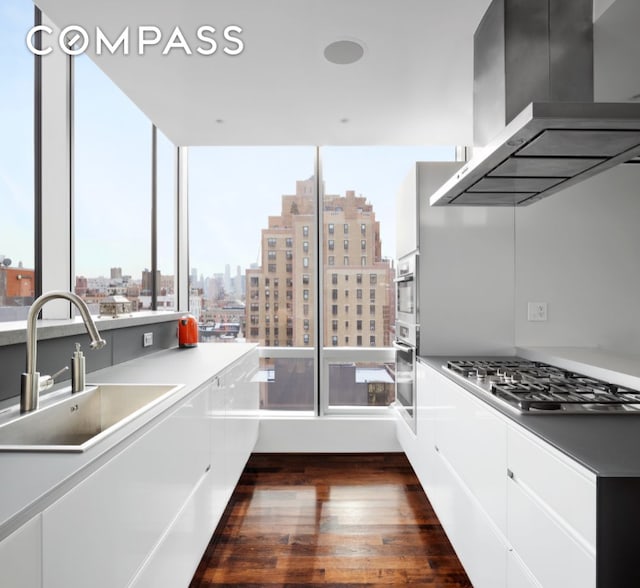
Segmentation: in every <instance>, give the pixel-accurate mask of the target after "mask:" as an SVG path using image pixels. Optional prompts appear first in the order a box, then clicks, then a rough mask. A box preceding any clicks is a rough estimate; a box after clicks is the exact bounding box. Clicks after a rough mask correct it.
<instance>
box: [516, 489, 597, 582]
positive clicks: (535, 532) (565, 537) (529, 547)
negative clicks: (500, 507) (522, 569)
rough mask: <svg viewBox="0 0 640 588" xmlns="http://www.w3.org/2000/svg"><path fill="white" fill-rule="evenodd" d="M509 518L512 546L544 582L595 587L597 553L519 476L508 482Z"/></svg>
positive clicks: (538, 578)
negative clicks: (587, 546) (533, 492)
mask: <svg viewBox="0 0 640 588" xmlns="http://www.w3.org/2000/svg"><path fill="white" fill-rule="evenodd" d="M594 507H595V505H594ZM507 521H508V523H507V524H508V537H509V541H510V543H511V545H512V547H513V548H514V549H515V551H516V552H517V554H518V555H519V556H520V557H521V558H522V560H523V561H525V562H526V564H527V567H528V568H529V570H531V572H532V573H533V575H534V576H535V577H536V578H537V580H538V581H539V582H540V584H542V586H544V587H545V588H567V587H568V586H580V588H590V587H595V579H596V564H595V554H594V553H593V552H591V553H590V552H589V551H587V549H586V547H585V546H584V545H582V544H581V543H579V542H578V541H577V540H576V539H575V538H574V537H572V536H571V535H570V534H569V532H568V531H567V529H566V527H565V526H564V525H563V524H562V523H561V522H559V521H558V519H557V518H556V517H555V516H554V515H553V514H552V513H551V512H549V510H548V509H546V508H544V507H543V506H542V505H541V504H540V503H539V502H538V501H537V500H536V499H535V498H534V497H532V496H531V495H530V494H529V493H528V491H527V489H525V488H523V487H522V486H520V485H519V484H518V482H517V481H516V480H515V479H511V480H509V484H508V485H507ZM525 586H526V584H525Z"/></svg>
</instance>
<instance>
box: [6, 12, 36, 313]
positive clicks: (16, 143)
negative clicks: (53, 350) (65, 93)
mask: <svg viewBox="0 0 640 588" xmlns="http://www.w3.org/2000/svg"><path fill="white" fill-rule="evenodd" d="M33 23H34V8H33V4H32V3H31V2H25V1H24V0H2V2H1V3H0V79H2V84H1V87H2V90H1V91H0V138H1V140H0V321H9V320H17V319H23V318H25V317H26V314H27V311H28V307H29V305H30V304H31V302H32V301H33V297H34V292H35V260H34V181H33V178H34V56H33V54H32V53H31V52H29V50H28V49H27V46H26V44H25V36H26V33H27V31H28V30H29V29H30V28H31V27H32V26H33Z"/></svg>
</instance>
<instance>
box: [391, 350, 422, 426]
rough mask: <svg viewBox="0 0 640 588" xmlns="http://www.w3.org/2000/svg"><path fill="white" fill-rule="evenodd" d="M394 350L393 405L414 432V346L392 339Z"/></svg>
mask: <svg viewBox="0 0 640 588" xmlns="http://www.w3.org/2000/svg"><path fill="white" fill-rule="evenodd" d="M393 346H394V348H395V350H396V402H395V406H396V408H397V409H398V412H399V413H400V414H401V415H402V417H403V418H404V420H405V421H406V422H407V424H408V425H409V426H410V427H411V429H412V431H413V432H414V433H415V432H416V416H417V415H416V348H415V347H414V346H412V345H407V344H406V343H402V342H400V341H397V340H396V341H394V343H393Z"/></svg>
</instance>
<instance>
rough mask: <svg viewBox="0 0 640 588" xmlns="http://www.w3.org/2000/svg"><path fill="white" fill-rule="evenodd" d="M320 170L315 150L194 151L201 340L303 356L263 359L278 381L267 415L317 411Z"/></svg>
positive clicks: (266, 395) (264, 396)
mask: <svg viewBox="0 0 640 588" xmlns="http://www.w3.org/2000/svg"><path fill="white" fill-rule="evenodd" d="M248 169H250V170H251V173H247V170H248ZM314 169H315V148H314V147H192V148H190V150H189V219H190V220H189V223H190V226H189V239H190V244H189V246H190V249H189V256H190V263H191V265H192V269H191V275H192V280H191V292H192V295H191V298H192V301H193V302H194V305H195V306H196V307H197V308H198V314H199V317H198V318H199V323H200V333H201V340H202V341H227V342H233V341H236V340H247V341H255V342H257V343H259V344H260V346H261V347H263V348H270V347H282V348H287V347H294V348H299V349H298V350H296V354H297V355H296V356H295V357H287V355H286V352H284V351H283V350H278V351H275V352H273V353H272V354H271V355H270V352H269V350H268V349H263V350H262V351H261V354H262V358H261V362H262V364H261V371H264V370H267V371H269V372H270V376H269V377H270V379H269V380H268V381H267V380H265V382H263V384H261V385H262V391H261V406H262V408H263V409H265V410H313V409H314V406H315V398H314V395H315V392H314V390H315V382H314V375H313V374H314V370H313V342H314V340H315V339H314V337H315V324H314V321H313V314H314V313H313V305H314V303H315V299H316V298H315V290H314V289H313V284H314V281H313V276H314V275H315V272H316V261H315V260H316V253H315V250H314V245H313V244H314V242H315V232H316V231H315V227H316V224H317V221H316V180H315V178H314V177H313V173H314ZM246 285H248V289H249V297H250V306H249V308H246V296H245V289H246V288H247V286H246ZM194 286H195V287H194ZM267 301H271V302H272V306H271V308H269V307H268V306H267V305H266V303H267ZM253 304H255V307H254V306H253ZM254 308H255V309H257V310H254ZM302 350H307V351H308V353H309V359H307V358H300V357H299V354H300V353H301V352H302ZM303 355H304V352H303Z"/></svg>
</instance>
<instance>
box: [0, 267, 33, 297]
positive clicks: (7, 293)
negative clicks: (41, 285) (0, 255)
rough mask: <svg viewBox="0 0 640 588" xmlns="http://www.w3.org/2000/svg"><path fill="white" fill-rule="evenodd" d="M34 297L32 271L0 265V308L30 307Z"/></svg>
mask: <svg viewBox="0 0 640 588" xmlns="http://www.w3.org/2000/svg"><path fill="white" fill-rule="evenodd" d="M34 297H35V272H34V270H32V269H25V268H22V267H7V266H5V265H3V264H0V306H16V307H18V306H30V305H31V303H32V302H33V300H34Z"/></svg>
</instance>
